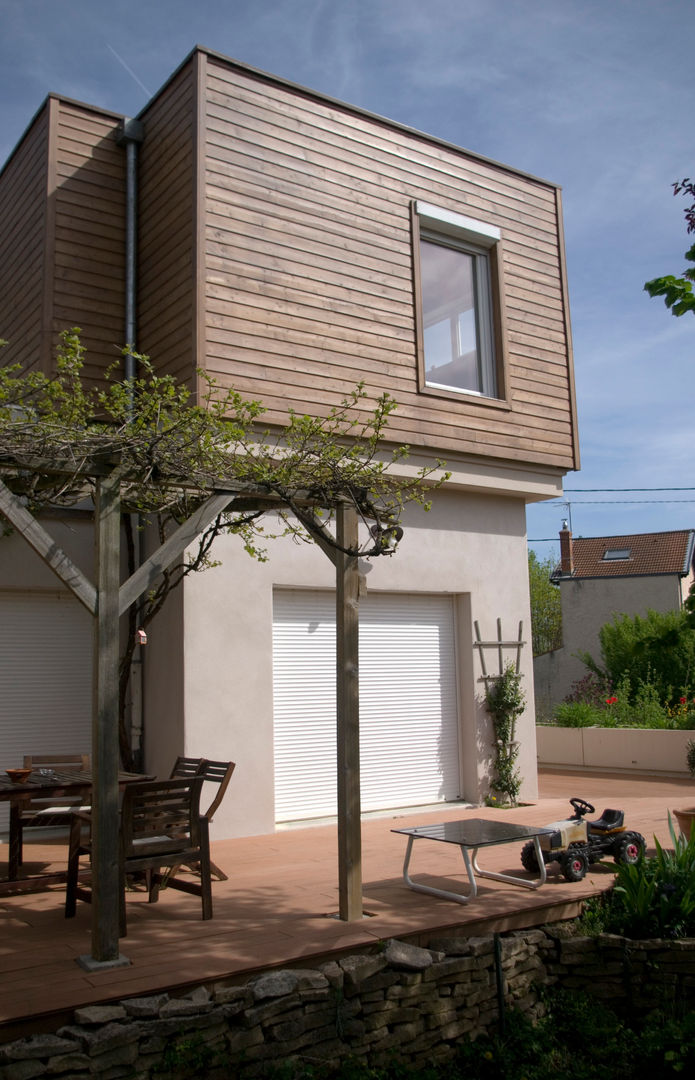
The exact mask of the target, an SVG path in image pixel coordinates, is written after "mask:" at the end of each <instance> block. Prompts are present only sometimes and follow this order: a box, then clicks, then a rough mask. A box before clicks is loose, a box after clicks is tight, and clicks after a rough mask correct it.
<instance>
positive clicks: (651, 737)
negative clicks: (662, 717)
mask: <svg viewBox="0 0 695 1080" xmlns="http://www.w3.org/2000/svg"><path fill="white" fill-rule="evenodd" d="M693 738H695V732H692V731H657V730H653V729H651V728H601V727H590V728H562V727H551V726H548V727H546V726H544V725H539V726H538V727H537V728H536V748H537V753H538V764H539V765H540V766H548V767H551V766H563V767H565V768H569V769H599V770H600V769H606V770H610V771H611V772H650V773H652V772H656V773H664V774H671V775H676V776H689V775H690V774H689V772H688V766H687V762H686V749H685V748H686V744H687V743H688V742H689V740H690V739H693Z"/></svg>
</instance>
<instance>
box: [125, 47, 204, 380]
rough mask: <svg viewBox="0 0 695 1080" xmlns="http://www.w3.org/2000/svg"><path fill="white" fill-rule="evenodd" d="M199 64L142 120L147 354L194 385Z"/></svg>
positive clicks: (142, 295)
mask: <svg viewBox="0 0 695 1080" xmlns="http://www.w3.org/2000/svg"><path fill="white" fill-rule="evenodd" d="M195 69H196V65H195V63H192V64H188V65H186V66H185V67H184V68H183V70H182V71H181V73H180V74H179V75H178V76H177V77H176V78H175V79H174V80H172V82H170V83H169V84H168V86H167V87H166V89H165V90H164V92H163V93H162V94H161V95H159V96H158V97H157V98H156V99H155V101H154V102H153V104H152V105H151V106H150V107H149V108H148V109H147V110H146V112H145V113H144V115H143V116H142V120H143V123H144V125H145V139H144V141H143V144H142V148H141V152H140V199H139V266H138V288H139V295H138V301H139V303H138V309H139V314H138V320H139V341H138V347H139V349H140V351H141V352H145V353H147V354H148V355H149V356H150V357H151V358H152V361H153V363H154V364H155V365H156V367H157V370H158V371H160V372H163V373H167V374H170V375H174V376H175V377H176V378H177V379H180V380H181V381H185V382H189V383H190V384H191V385H193V384H194V372H195V368H196V362H197V358H196V356H195V329H196V327H195V311H196V302H195V300H196V284H195V237H196V220H197V213H196V209H195V172H194V169H195V163H196V157H195V154H194V145H195V144H194V140H195V133H196V122H195V101H196V95H195Z"/></svg>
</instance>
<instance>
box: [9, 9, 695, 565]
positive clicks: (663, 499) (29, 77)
mask: <svg viewBox="0 0 695 1080" xmlns="http://www.w3.org/2000/svg"><path fill="white" fill-rule="evenodd" d="M694 41H695V2H693V0H600V2H595V0H427V2H425V3H423V2H422V0H108V2H107V0H0V162H3V161H4V160H5V159H6V157H7V156H8V154H9V153H10V152H11V150H12V148H13V147H14V145H15V144H16V143H17V141H18V140H19V138H20V137H21V135H22V133H23V131H24V130H25V128H26V127H27V126H28V124H29V122H30V120H31V118H32V116H33V115H34V113H35V112H36V111H37V109H38V108H39V107H40V106H41V104H42V102H43V100H44V98H45V97H46V95H47V94H48V93H50V92H54V93H59V94H62V95H65V96H67V97H70V98H74V99H76V100H78V101H84V102H88V103H90V104H93V105H98V106H100V107H103V108H105V109H110V110H112V111H114V112H117V113H124V114H126V115H130V116H134V115H136V114H137V113H138V112H139V111H140V109H141V108H142V107H143V106H144V105H145V104H146V102H147V101H148V99H149V97H150V96H152V94H154V93H155V92H156V91H157V90H158V88H159V87H160V86H161V85H162V84H163V83H164V82H165V81H166V79H167V78H168V76H169V75H170V74H171V73H172V71H173V70H174V69H175V68H176V67H177V66H178V64H179V63H180V62H181V61H182V60H183V59H184V58H185V57H186V56H187V54H188V53H189V52H190V50H191V49H192V48H193V46H194V45H202V46H207V47H208V48H211V49H214V50H216V51H217V52H220V53H223V54H225V55H227V56H229V57H232V58H234V59H235V60H240V61H242V62H244V63H247V64H251V65H253V66H254V67H257V68H260V69H262V70H264V71H268V72H271V73H273V74H275V75H279V76H282V77H283V78H286V79H290V80H292V81H293V82H296V83H299V84H301V85H304V86H307V87H310V88H311V89H313V90H317V91H319V92H321V93H324V94H328V95H330V96H332V97H335V98H339V99H341V100H343V101H346V102H348V103H350V104H352V105H357V106H360V107H361V108H364V109H368V110H370V111H371V112H374V113H378V114H380V115H382V116H386V117H389V118H390V119H392V120H396V121H398V122H399V123H402V124H406V125H408V126H410V127H414V128H418V129H420V130H421V131H425V132H428V133H429V134H432V135H435V136H437V137H439V138H442V139H445V140H447V141H449V142H451V143H454V144H456V145H458V146H461V147H464V148H466V149H468V150H473V151H475V152H476V153H478V154H482V155H484V156H486V157H489V158H492V159H494V160H496V161H500V162H503V163H504V164H507V165H511V166H513V167H515V168H518V169H522V170H524V171H526V172H529V173H532V174H534V175H536V176H540V177H543V178H545V179H547V180H550V181H553V182H554V183H557V184H559V185H561V187H562V190H563V207H564V221H565V244H566V254H567V270H568V280H569V296H570V309H571V317H572V330H573V342H574V366H575V378H576V391H577V409H578V418H579V440H580V451H581V461H582V467H581V470H580V471H579V472H572V473H568V474H567V476H566V478H565V495H564V499H563V500H559V501H558V500H554V501H553V502H546V503H539V504H536V505H534V506H531V507H529V510H528V516H527V522H528V535H529V541H530V543H531V546H532V547H533V548H534V550H535V551H536V552H537V554H538V555H539V557H541V558H543V557H545V556H547V555H550V554H553V555H555V554H556V553H557V550H558V544H557V542H556V538H557V533H558V530H559V529H560V528H561V526H562V521H563V519H564V518H568V519H569V521H570V524H571V528H572V531H573V533H574V535H575V536H612V535H624V534H628V533H633V532H652V531H660V530H667V529H683V528H691V527H692V528H695V470H693V467H692V466H693V460H694V459H695V454H694V450H695V437H694V434H693V418H692V413H693V403H692V392H691V388H692V384H693V377H694V376H695V355H694V354H695V319H693V317H692V315H690V314H688V315H685V316H683V317H682V318H675V317H674V316H672V315H671V314H670V312H669V311H668V310H667V309H666V307H665V306H664V304H663V302H662V300H661V299H653V300H652V299H650V298H649V296H648V295H647V293H646V292H644V289H643V286H644V282H645V281H646V280H648V279H650V278H653V277H657V276H660V275H662V274H666V273H675V274H680V273H681V272H682V270H683V269H684V268H685V266H686V265H687V264H686V261H685V259H684V252H685V251H686V250H687V249H688V248H689V247H690V245H691V243H692V242H693V240H694V239H695V238H693V237H688V235H687V233H686V229H685V219H684V216H683V211H684V209H685V207H686V206H687V201H686V200H685V199H684V198H683V197H682V196H680V197H674V196H673V192H672V187H671V185H672V183H673V182H674V181H676V180H680V179H682V178H684V177H693V178H695V128H694V125H693V116H694V115H695V107H694V106H695V74H694V73H693V59H692V58H693V42H694ZM635 489H658V490H642V491H637V490H635ZM679 489H680V490H679ZM549 541H553V542H549Z"/></svg>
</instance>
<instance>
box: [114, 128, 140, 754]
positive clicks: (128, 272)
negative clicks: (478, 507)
mask: <svg viewBox="0 0 695 1080" xmlns="http://www.w3.org/2000/svg"><path fill="white" fill-rule="evenodd" d="M144 134H145V130H144V127H143V125H142V124H141V123H140V121H139V120H131V119H129V118H127V117H126V119H124V120H123V121H122V122H121V124H120V126H119V128H118V131H117V133H116V142H117V144H118V145H119V146H123V147H125V153H126V213H125V319H124V327H123V329H124V340H125V345H126V349H127V352H126V353H125V355H124V358H123V379H124V381H125V383H126V384H127V385H129V386H130V388H131V389H130V394H129V405H128V412H129V418H130V419H131V420H132V419H133V413H134V399H133V391H132V384H133V382H134V380H135V379H136V378H137V375H138V371H137V361H136V359H135V356H134V355H133V354H134V353H135V352H136V351H137V321H136V320H137V255H138V250H137V224H138V156H139V150H140V143H141V142H142V140H143V138H144ZM141 526H142V521H141V518H140V515H138V514H132V515H131V529H132V535H133V547H134V559H133V562H134V565H133V566H132V567H129V572H130V573H132V572H133V571H134V570H136V569H137V568H138V567H139V566H140V564H141V563H142V541H141V536H142V527H141ZM142 661H143V657H142V649H141V648H140V647H138V648H136V650H135V653H134V656H133V663H132V666H131V672H130V694H131V702H130V744H131V749H132V752H133V754H134V756H135V764H136V767H140V768H141V767H142V754H143V696H144V695H143V691H144V685H143V683H144V668H143V662H142Z"/></svg>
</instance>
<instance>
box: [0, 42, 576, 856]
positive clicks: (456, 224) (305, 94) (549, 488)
mask: <svg viewBox="0 0 695 1080" xmlns="http://www.w3.org/2000/svg"><path fill="white" fill-rule="evenodd" d="M134 252H137V257H136V258H135V255H134ZM72 326H79V327H81V328H82V340H83V342H84V344H85V345H86V347H87V350H88V352H87V359H88V364H87V368H86V374H87V375H88V377H89V378H91V379H94V380H98V379H99V378H100V375H101V374H102V373H103V371H104V369H105V367H106V366H108V365H111V364H113V362H114V360H116V361H118V360H119V359H120V351H119V348H120V346H121V345H122V344H124V343H125V342H128V343H129V344H132V343H134V344H135V345H136V347H137V349H138V350H139V351H140V352H144V353H147V354H148V355H149V356H150V357H151V358H152V360H153V362H154V363H155V365H156V367H157V369H158V370H160V371H162V372H168V373H171V374H173V375H174V376H176V378H177V379H180V380H183V381H185V382H186V383H187V384H188V385H189V386H190V388H191V390H192V391H193V393H194V394H195V392H196V391H197V389H198V375H197V371H198V369H199V368H202V369H204V370H205V371H207V372H208V373H209V374H210V375H212V376H213V377H214V378H215V379H217V380H218V381H219V382H220V383H221V384H222V385H224V386H228V385H234V386H235V387H236V388H237V389H238V390H239V391H240V392H241V393H242V394H244V395H245V396H247V397H251V398H258V399H260V400H261V401H262V402H263V403H264V405H265V406H266V408H267V412H266V414H265V420H266V421H267V423H268V424H269V425H270V426H271V427H274V428H275V429H276V430H277V429H281V428H282V425H283V424H284V423H285V422H286V420H287V416H288V409H290V408H292V409H294V410H295V411H299V412H301V413H307V412H308V413H325V412H326V410H328V409H329V408H330V407H331V406H333V405H337V404H338V403H339V402H340V400H341V399H342V398H343V397H344V395H345V394H346V392H349V391H350V390H351V389H352V388H353V387H354V386H355V384H356V383H357V382H358V381H359V380H363V381H364V384H365V387H366V390H367V392H368V397H369V400H370V401H371V402H374V401H376V399H377V397H378V396H379V395H380V394H381V393H382V392H383V391H388V392H390V393H391V394H392V395H393V396H394V397H395V398H396V399H397V400H398V403H399V407H398V410H397V412H396V413H395V414H394V416H393V418H392V422H391V424H390V426H389V431H388V438H389V440H390V445H400V444H403V443H407V444H408V445H409V446H410V449H411V454H410V458H409V460H408V462H407V463H405V464H404V465H403V466H402V467H403V469H405V470H407V469H415V468H417V467H419V466H420V465H422V464H427V463H432V462H434V461H435V460H436V459H438V458H441V459H444V460H445V461H446V463H447V468H448V469H449V470H450V471H451V480H450V481H449V482H448V483H447V484H446V486H445V487H444V488H443V489H441V490H438V491H436V492H434V496H433V505H432V509H431V511H430V512H429V513H427V514H426V513H423V511H422V510H421V509H419V508H417V509H412V510H409V511H408V512H407V513H406V515H405V518H404V520H403V522H402V525H403V527H404V530H405V533H404V537H403V540H402V541H401V543H400V545H399V549H398V553H397V554H396V555H395V556H394V557H393V558H382V559H379V560H376V561H374V562H373V563H371V564H367V565H365V566H364V567H363V571H364V582H365V585H366V595H365V596H363V598H362V600H361V602H360V622H361V642H360V647H361V656H360V698H361V726H362V801H363V808H364V809H365V810H384V809H389V808H394V807H398V806H403V805H411V806H412V805H420V804H431V803H437V802H443V801H447V800H455V799H458V798H464V799H466V800H469V801H472V802H479V801H480V800H481V799H482V798H483V796H484V795H485V793H486V792H487V790H488V787H487V785H488V774H489V762H490V724H489V717H488V714H487V712H486V710H485V708H484V703H483V697H484V685H485V684H484V680H483V678H482V675H483V671H482V668H481V659H480V657H481V653H482V654H483V656H485V657H486V665H487V670H488V672H490V671H493V672H494V671H496V670H497V663H498V655H499V650H498V648H497V646H495V648H494V649H487V646H483V648H482V649H481V648H478V647H477V646H476V637H475V626H476V624H477V626H478V628H479V631H480V637H481V638H482V640H483V642H490V641H495V640H496V638H497V633H498V631H497V625H498V620H499V626H500V633H501V636H502V639H503V640H505V641H506V640H510V641H515V640H516V638H517V633H518V627H519V625H520V624H522V627H523V630H522V636H523V637H524V639H525V640H526V644H525V646H523V647H522V649H521V652H520V655H521V671H522V673H523V675H524V676H525V679H524V685H525V689H526V696H527V703H528V704H527V710H526V714H525V716H524V717H523V718H522V720H521V722H520V725H519V728H518V734H519V737H520V740H521V743H522V748H521V754H520V758H519V764H520V768H521V771H522V773H523V776H524V787H523V789H522V796H523V797H525V798H532V797H534V795H535V794H536V772H535V770H536V755H535V728H534V707H533V686H532V661H531V647H530V644H529V642H530V614H529V596H528V575H527V556H526V527H525V505H526V503H527V502H529V501H534V500H540V499H546V498H552V497H557V496H558V495H559V494H560V492H561V490H562V478H563V475H564V474H565V473H566V472H567V470H570V469H576V468H577V467H578V447H577V427H576V416H575V402H574V386H573V372H572V354H571V340H570V326H569V309H568V299H567V286H566V278H565V262H564V252H563V233H562V211H561V198H560V191H559V190H558V188H557V186H556V185H555V184H552V183H549V182H547V181H545V180H541V179H538V178H536V177H533V176H529V175H527V174H524V173H522V172H519V171H518V170H516V169H514V168H510V167H507V166H504V165H501V164H499V163H497V162H494V161H489V160H487V159H485V158H483V157H481V156H479V155H477V154H473V153H470V152H468V151H465V150H462V149H460V148H458V147H456V146H453V145H450V144H448V143H446V142H443V141H442V140H440V139H437V138H435V137H432V136H429V135H426V134H423V133H421V132H418V131H414V130H411V129H409V128H406V127H404V126H402V125H400V124H397V123H394V122H392V121H389V120H386V119H384V118H382V117H380V116H375V115H372V114H370V113H367V112H365V111H364V110H361V109H358V108H354V107H351V106H349V105H346V104H344V103H342V102H339V101H335V100H332V99H330V98H327V97H325V96H323V95H320V94H317V93H314V92H313V91H311V90H308V89H306V88H304V87H301V86H296V85H293V84H292V83H288V82H286V81H284V80H282V79H279V78H275V77H273V76H272V75H269V74H267V73H264V72H260V71H257V70H254V69H252V68H249V67H247V66H245V65H243V64H241V63H238V62H236V61H232V60H230V59H228V58H226V57H224V56H220V55H218V54H216V53H215V52H212V51H210V50H208V49H203V48H196V49H194V50H193V52H192V53H191V54H190V55H189V56H188V57H187V58H186V59H185V60H184V62H183V63H182V64H181V66H180V67H179V68H178V70H177V71H175V72H174V73H173V74H172V76H171V78H170V79H169V80H168V82H167V83H166V84H165V85H164V86H163V87H162V88H161V89H160V90H159V92H158V93H157V94H156V95H155V96H154V97H153V98H152V100H151V101H150V102H149V103H148V104H147V106H146V107H145V108H144V109H143V111H142V112H141V114H140V115H139V116H138V117H137V118H136V119H134V120H133V119H130V118H125V117H123V116H120V115H117V114H114V113H111V112H107V111H105V110H103V109H101V108H97V107H93V106H90V105H87V104H83V103H79V102H75V101H72V100H68V99H66V98H63V97H61V96H60V95H53V94H52V95H50V96H49V97H48V99H47V100H46V102H45V103H44V104H43V106H42V107H41V108H40V109H39V111H38V113H37V114H36V116H35V117H34V119H33V120H32V121H31V123H30V125H29V128H28V129H27V131H26V133H25V134H24V136H23V138H22V139H21V141H20V143H19V145H18V146H17V147H16V149H15V150H14V152H13V153H12V155H11V156H10V158H9V160H8V161H7V163H6V164H5V166H4V168H3V170H2V172H1V173H0V332H1V334H2V336H3V337H4V338H6V339H8V340H9V342H10V344H9V345H8V346H7V348H5V349H4V350H3V354H2V361H3V362H5V363H14V362H18V363H21V364H23V365H25V366H26V367H27V368H31V367H33V366H35V367H39V368H41V369H42V370H45V371H50V370H51V365H52V363H53V355H54V353H53V350H54V346H55V343H56V340H57V334H58V332H59V331H60V330H62V329H64V328H67V327H72ZM80 515H81V512H77V513H76V514H75V515H72V516H71V517H69V518H65V519H64V520H61V521H52V522H51V523H50V525H51V529H52V530H53V533H54V535H55V537H56V541H57V542H58V543H60V544H62V545H64V546H65V549H66V551H67V552H68V554H70V555H71V556H72V557H74V558H75V560H76V561H77V562H78V563H79V564H80V565H81V566H82V567H83V568H84V569H85V570H86V571H87V572H90V565H91V532H90V526H89V521H88V520H83V518H82V516H80ZM215 557H216V559H218V560H219V561H220V563H221V565H220V566H218V567H217V568H216V569H213V570H210V571H208V572H206V573H203V574H198V575H193V576H191V577H189V578H188V579H186V581H185V583H184V585H183V586H182V587H181V588H180V589H179V590H177V592H176V593H174V594H172V595H171V596H170V597H169V599H168V601H167V604H166V606H165V608H164V609H163V611H162V613H161V614H160V615H159V616H158V617H157V621H156V623H155V624H153V625H152V627H151V632H150V633H149V635H148V636H149V643H148V645H147V647H146V648H145V649H142V650H140V652H141V657H140V660H141V666H142V669H143V670H142V680H141V681H138V684H137V685H138V686H139V690H138V693H135V694H134V700H133V703H132V738H133V741H134V743H135V744H140V745H141V750H142V753H143V755H144V765H145V767H146V768H147V770H148V771H149V772H152V773H156V774H165V773H166V772H167V771H168V769H169V767H170V765H171V762H172V760H173V758H174V756H175V755H176V754H177V753H186V754H194V755H202V754H204V755H207V756H209V757H213V758H220V759H221V758H232V759H233V760H235V761H236V762H237V769H236V773H235V776H234V782H233V784H232V785H231V787H230V790H229V794H228V796H227V798H226V799H225V802H224V804H223V806H222V807H221V809H220V811H219V813H218V815H217V818H216V821H215V829H216V830H217V832H216V835H218V836H231V835H244V834H254V833H263V832H271V831H273V830H274V829H275V828H276V827H278V825H282V824H283V823H285V822H290V821H297V820H301V821H306V820H311V819H314V818H320V817H325V816H326V815H331V814H332V813H334V807H335V787H336V779H335V749H334V747H335V735H334V729H335V675H334V666H333V665H334V660H333V656H334V648H335V645H334V616H333V605H334V601H333V589H334V584H335V577H334V573H333V569H332V566H331V564H330V562H329V560H328V559H326V558H325V556H324V555H323V554H322V553H321V552H320V551H318V549H316V548H315V547H312V546H310V545H301V546H297V545H296V544H294V543H292V542H291V540H288V539H286V540H279V541H276V542H273V543H272V545H271V546H270V558H269V560H268V562H266V563H262V564H259V563H254V562H252V561H251V560H250V559H249V557H248V555H247V554H246V553H245V552H244V551H242V549H241V545H240V544H239V543H238V542H237V541H235V540H234V538H222V539H221V540H220V541H219V543H218V545H217V547H216V550H215ZM88 623H89V620H88V618H87V617H86V616H84V614H83V612H82V611H80V610H79V609H78V606H77V605H76V603H75V602H74V601H73V600H72V599H71V598H70V597H69V596H68V595H67V594H66V593H65V591H63V590H61V588H60V587H59V586H58V585H57V583H56V581H54V580H52V579H51V575H50V574H49V572H48V571H47V570H46V569H45V567H43V566H41V565H39V564H38V561H37V559H36V558H35V557H34V556H33V554H32V553H31V552H30V551H29V549H25V548H24V547H23V545H22V544H21V542H20V541H19V539H18V538H17V537H15V536H11V537H5V538H3V539H2V540H1V541H0V655H1V656H2V657H3V663H2V665H1V666H0V681H1V682H2V687H1V690H2V692H1V693H0V703H1V704H0V708H2V710H3V713H2V714H1V717H2V718H1V719H0V740H2V741H1V743H0V746H1V749H2V760H3V761H5V762H10V761H14V760H16V759H17V758H18V756H19V754H20V752H21V753H24V752H30V751H31V750H32V749H33V748H34V745H36V747H37V749H41V750H42V751H44V752H46V751H47V750H48V749H55V750H58V749H60V747H61V746H63V745H64V746H68V745H69V747H70V748H71V749H74V748H75V746H76V744H77V743H80V744H83V743H84V742H85V740H88V734H87V733H88V730H89V714H90V689H89V678H88V672H89V670H90V649H91V641H90V630H89V625H88ZM486 649H487V652H486ZM505 650H506V651H505ZM502 651H503V653H504V655H505V657H506V658H508V659H510V660H512V659H514V658H515V656H516V650H515V649H507V648H506V646H505V648H504V649H503V650H502ZM37 673H40V677H37Z"/></svg>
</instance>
